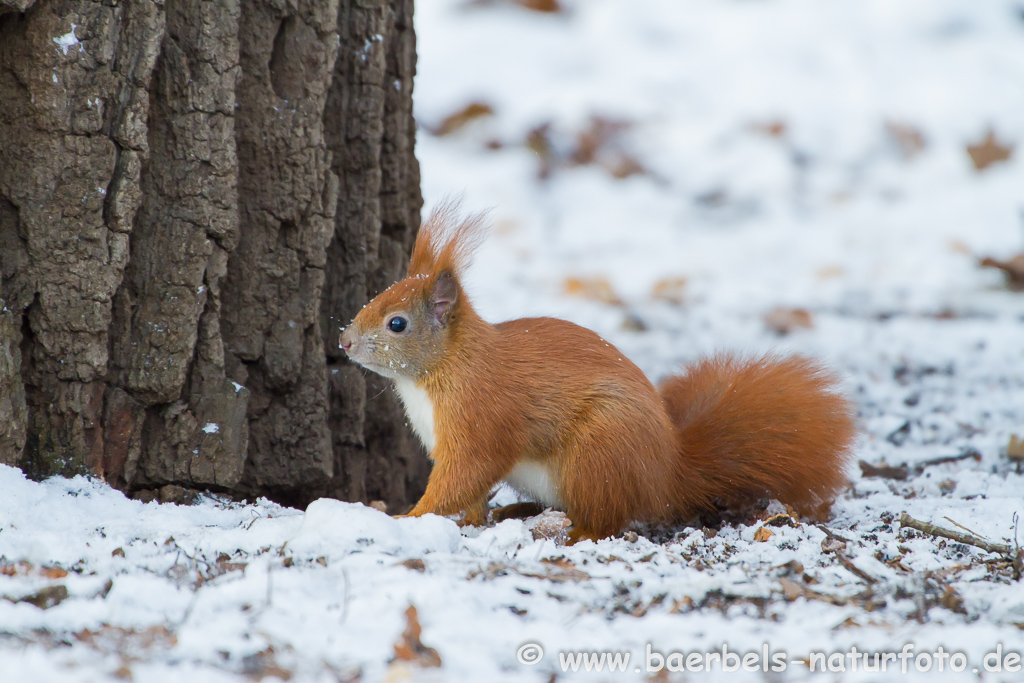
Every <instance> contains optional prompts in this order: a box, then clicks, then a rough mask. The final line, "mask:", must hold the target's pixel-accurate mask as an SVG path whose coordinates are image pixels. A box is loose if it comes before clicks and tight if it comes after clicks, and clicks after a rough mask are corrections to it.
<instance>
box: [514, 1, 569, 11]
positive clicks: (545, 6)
mask: <svg viewBox="0 0 1024 683" xmlns="http://www.w3.org/2000/svg"><path fill="white" fill-rule="evenodd" d="M513 1H514V2H515V3H516V4H517V5H519V6H520V7H525V8H526V9H528V10H533V11H534V12H546V13H549V14H556V13H558V12H561V11H562V6H561V5H560V4H558V0H513Z"/></svg>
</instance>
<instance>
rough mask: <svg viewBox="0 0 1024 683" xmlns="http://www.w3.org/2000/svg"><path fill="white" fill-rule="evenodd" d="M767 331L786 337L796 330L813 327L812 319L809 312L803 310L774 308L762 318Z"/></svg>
mask: <svg viewBox="0 0 1024 683" xmlns="http://www.w3.org/2000/svg"><path fill="white" fill-rule="evenodd" d="M764 323H765V325H767V326H768V329H770V330H771V331H773V332H775V333H776V334H779V335H787V334H789V333H790V332H792V331H793V330H796V329H805V330H806V329H810V328H812V327H814V319H813V318H812V317H811V314H810V312H809V311H807V310H806V309H803V308H783V307H781V306H780V307H779V308H775V309H773V310H771V311H769V312H768V313H766V314H765V316H764Z"/></svg>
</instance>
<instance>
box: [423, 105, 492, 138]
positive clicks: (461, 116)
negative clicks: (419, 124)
mask: <svg viewBox="0 0 1024 683" xmlns="http://www.w3.org/2000/svg"><path fill="white" fill-rule="evenodd" d="M493 115H494V108H493V107H492V106H491V105H489V104H487V103H486V102H470V103H469V104H467V105H466V106H465V107H463V108H462V109H460V110H459V111H457V112H455V113H454V114H449V115H448V116H447V117H445V119H444V121H442V122H441V123H440V124H439V125H438V126H437V128H435V129H434V131H433V133H434V135H436V136H438V137H444V136H445V135H451V134H452V133H454V132H455V131H457V130H459V129H460V128H462V127H464V126H465V125H466V124H467V123H469V122H470V121H474V120H476V119H479V118H481V117H484V116H493Z"/></svg>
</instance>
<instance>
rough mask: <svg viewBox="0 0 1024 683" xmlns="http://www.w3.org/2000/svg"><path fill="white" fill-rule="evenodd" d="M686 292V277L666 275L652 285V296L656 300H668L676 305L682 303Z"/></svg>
mask: <svg viewBox="0 0 1024 683" xmlns="http://www.w3.org/2000/svg"><path fill="white" fill-rule="evenodd" d="M685 292H686V278H685V277H664V278H661V279H660V280H658V281H657V282H655V283H654V286H653V287H651V298H652V299H654V300H655V301H666V302H668V303H670V304H673V305H675V306H680V305H682V303H683V301H684V296H683V295H684V294H685Z"/></svg>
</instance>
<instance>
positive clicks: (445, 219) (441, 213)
mask: <svg viewBox="0 0 1024 683" xmlns="http://www.w3.org/2000/svg"><path fill="white" fill-rule="evenodd" d="M486 237H487V226H486V222H485V221H484V214H482V213H476V214H471V215H469V216H463V215H462V213H461V211H460V207H459V198H458V197H454V198H452V197H449V198H446V199H445V200H444V201H442V202H441V203H440V204H439V205H438V206H437V207H435V208H434V211H433V212H432V213H431V214H430V218H428V219H427V221H426V222H425V223H424V224H423V225H421V226H420V231H419V234H418V235H417V236H416V246H414V247H413V250H412V259H411V260H410V261H409V275H410V276H415V275H433V274H435V273H441V272H443V271H446V270H447V271H451V273H452V274H453V275H454V276H455V277H458V276H460V275H461V274H462V273H463V271H464V270H465V269H466V268H467V267H468V266H469V263H470V261H471V260H472V259H473V254H474V252H476V250H477V249H478V248H479V247H480V244H481V243H483V241H484V239H485V238H486Z"/></svg>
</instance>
